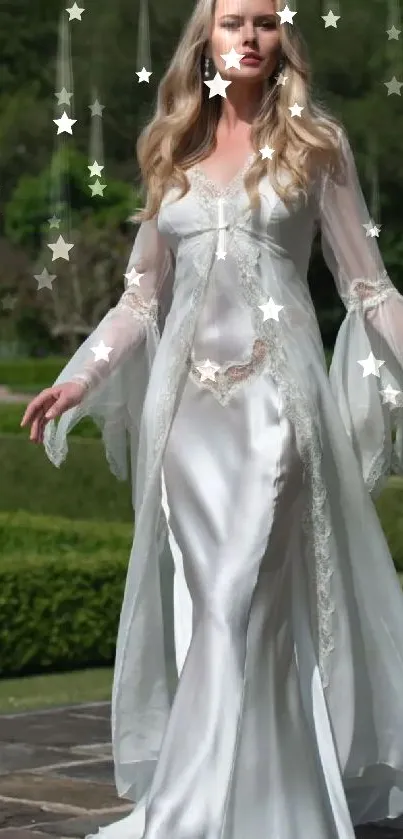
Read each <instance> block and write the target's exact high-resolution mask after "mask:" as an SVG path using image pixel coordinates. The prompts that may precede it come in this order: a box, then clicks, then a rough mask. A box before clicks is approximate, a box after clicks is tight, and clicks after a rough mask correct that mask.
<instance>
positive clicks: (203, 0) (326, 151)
mask: <svg viewBox="0 0 403 839" xmlns="http://www.w3.org/2000/svg"><path fill="white" fill-rule="evenodd" d="M274 6H275V10H276V11H280V10H281V9H282V7H283V0H275V2H274ZM215 8H216V0H198V2H197V3H196V5H195V8H194V10H193V13H192V15H191V17H190V18H189V21H188V23H187V24H186V27H185V29H184V32H183V35H182V38H181V39H180V41H179V43H178V46H177V48H176V51H175V53H174V55H173V58H172V60H171V62H170V65H169V67H168V69H167V71H166V73H165V75H164V76H163V78H162V79H161V82H160V84H159V87H158V92H157V107H156V112H155V115H154V116H153V118H152V119H151V121H150V122H149V123H148V125H146V126H145V128H144V129H143V130H142V132H141V134H140V135H139V138H138V140H137V144H136V150H137V160H138V164H139V168H140V172H141V179H142V186H143V189H145V193H146V205H145V207H144V208H143V209H141V210H139V211H138V212H137V213H136V214H134V215H133V216H132V217H131V220H132V221H133V222H135V223H137V222H138V223H140V222H142V221H146V220H148V219H151V218H153V217H154V216H155V215H156V214H157V213H158V211H159V209H160V205H161V201H162V199H163V197H164V195H165V192H166V190H167V188H168V187H170V186H173V187H175V186H177V187H179V189H180V190H181V193H180V195H179V196H177V199H179V198H183V197H184V195H186V193H187V192H188V191H189V189H190V184H189V181H188V178H187V176H186V173H185V169H186V168H188V167H189V166H192V165H195V164H198V163H199V162H200V161H201V160H203V159H204V158H206V157H208V155H209V153H211V152H212V151H213V150H214V148H215V145H216V130H217V124H218V121H219V118H220V116H221V109H222V101H221V97H220V96H215V97H212V98H211V99H209V89H208V87H207V85H205V84H204V82H203V71H202V68H203V57H204V51H205V48H206V47H207V45H208V42H209V40H210V36H211V31H212V26H213V21H214V15H215ZM277 29H278V30H279V37H280V51H281V54H282V57H283V61H284V67H283V72H284V73H285V74H286V76H287V77H288V79H287V82H286V84H285V85H282V84H277V83H276V80H275V79H274V80H273V79H271V80H270V81H269V83H268V84H265V85H264V87H265V88H267V89H266V90H264V93H263V96H262V102H261V106H260V109H259V112H258V114H257V115H256V117H255V119H254V121H253V123H252V125H251V134H250V141H251V145H252V148H253V149H254V151H255V152H256V158H255V159H254V160H253V162H252V165H251V166H250V168H249V169H248V171H247V172H246V175H245V179H244V183H245V189H246V191H247V193H248V196H249V200H250V204H251V207H252V208H253V209H256V208H258V207H260V194H259V191H258V185H259V181H260V179H261V178H262V177H264V176H265V175H269V177H270V181H271V183H272V185H273V188H274V189H275V191H276V192H277V194H278V195H279V197H280V198H281V199H282V200H283V202H284V203H285V204H288V203H289V202H290V201H291V200H292V197H293V195H295V191H302V192H303V193H304V194H305V198H307V195H308V189H309V184H310V182H311V177H312V175H313V173H314V171H315V170H316V171H317V167H325V168H328V167H330V168H334V167H335V168H337V167H338V165H339V163H340V156H339V136H340V130H342V129H343V126H342V124H341V123H340V122H339V121H338V120H337V119H336V118H335V117H334V116H332V115H331V114H330V113H329V111H328V110H327V108H326V107H325V106H324V105H323V104H322V103H318V102H314V101H313V100H312V97H311V68H310V62H309V58H308V51H307V47H306V44H305V41H304V38H303V36H302V34H301V33H300V32H299V31H298V29H297V27H296V25H295V23H294V24H293V25H287V24H285V25H281V24H280V18H279V17H278V19H277ZM295 103H298V105H300V106H303V111H302V115H301V117H300V118H296V117H292V116H291V113H290V111H289V108H290V107H291V106H292V105H294V104H295ZM266 145H269V146H272V147H273V148H275V150H276V152H275V154H274V155H273V159H272V160H267V159H263V158H262V156H261V155H260V154H259V153H258V152H259V150H260V149H261V148H263V147H264V146H266ZM284 172H285V173H286V175H287V177H286V184H284V181H283V179H282V178H281V177H280V173H284Z"/></svg>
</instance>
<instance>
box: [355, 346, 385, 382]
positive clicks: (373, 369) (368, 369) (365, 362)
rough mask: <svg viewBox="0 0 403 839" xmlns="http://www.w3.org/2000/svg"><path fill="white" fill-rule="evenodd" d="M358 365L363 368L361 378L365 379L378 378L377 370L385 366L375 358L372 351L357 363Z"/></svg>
mask: <svg viewBox="0 0 403 839" xmlns="http://www.w3.org/2000/svg"><path fill="white" fill-rule="evenodd" d="M358 364H361V366H362V368H363V374H362V377H363V379H365V377H366V376H371V375H374V376H378V379H379V378H380V373H379V368H380V367H382V364H385V362H384V361H380V360H379V359H378V358H375V356H374V354H373V352H372V350H371V352H370V354H369V356H368V358H364V359H362V361H359V362H358Z"/></svg>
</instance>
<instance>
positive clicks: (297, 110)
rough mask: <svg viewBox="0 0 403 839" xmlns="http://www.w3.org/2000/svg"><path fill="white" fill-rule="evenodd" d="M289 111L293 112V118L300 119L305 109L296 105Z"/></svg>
mask: <svg viewBox="0 0 403 839" xmlns="http://www.w3.org/2000/svg"><path fill="white" fill-rule="evenodd" d="M288 110H289V111H290V112H291V116H292V117H300V116H301V114H302V111H303V110H304V108H303V106H301V105H297V103H295V105H293V106H292V108H288Z"/></svg>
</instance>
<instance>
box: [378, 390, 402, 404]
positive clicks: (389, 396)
mask: <svg viewBox="0 0 403 839" xmlns="http://www.w3.org/2000/svg"><path fill="white" fill-rule="evenodd" d="M401 392H402V391H401V390H394V389H393V387H392V385H387V387H385V388H384V390H381V391H380V393H381V394H382V396H383V404H384V405H385V404H386V403H387V402H390V404H391V405H397V402H396V396H398V395H399V393H401Z"/></svg>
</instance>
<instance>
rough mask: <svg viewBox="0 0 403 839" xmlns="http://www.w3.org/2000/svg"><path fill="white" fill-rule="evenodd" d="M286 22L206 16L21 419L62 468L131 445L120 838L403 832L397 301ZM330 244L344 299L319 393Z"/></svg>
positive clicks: (192, 29)
mask: <svg viewBox="0 0 403 839" xmlns="http://www.w3.org/2000/svg"><path fill="white" fill-rule="evenodd" d="M287 17H288V18H289V15H288V16H287V14H286V12H284V10H283V9H282V7H280V3H279V2H275V0H199V2H197V3H196V5H195V8H194V11H193V14H192V15H191V18H190V20H189V22H188V23H187V26H186V28H185V31H184V33H183V35H182V37H181V39H180V43H179V45H178V47H177V50H176V52H175V54H174V57H173V59H172V61H171V64H170V66H169V68H168V70H167V72H166V74H165V76H164V78H163V79H162V81H161V84H160V87H159V91H158V102H157V110H156V114H155V116H154V118H153V119H152V121H151V123H150V124H149V125H148V126H147V127H146V128H145V130H144V131H143V133H142V135H141V136H140V139H139V141H138V159H139V164H140V168H141V172H142V176H143V181H144V183H145V185H146V188H147V203H146V207H145V209H144V210H143V211H142V212H141V213H139V214H138V216H137V220H138V221H141V225H140V229H139V231H138V234H137V237H136V240H135V243H134V247H133V251H132V254H131V257H130V260H129V265H128V269H127V274H126V279H127V283H126V288H125V291H124V293H123V294H122V297H121V299H120V301H119V302H118V304H117V306H116V307H115V308H113V309H112V310H111V311H109V312H108V313H107V315H106V316H105V317H104V319H103V320H102V321H101V323H100V324H99V326H98V327H97V329H96V330H95V331H94V333H93V334H92V335H91V336H90V337H89V338H88V339H87V340H86V341H85V342H84V344H83V345H82V346H81V347H80V349H79V350H78V351H77V353H76V354H75V355H74V357H73V358H72V359H71V361H70V362H69V363H68V364H67V366H66V368H65V369H64V370H63V372H62V373H61V375H60V376H59V378H58V379H57V381H56V382H55V384H54V385H53V387H51V388H49V389H47V390H45V391H44V392H43V393H41V394H40V395H39V396H37V397H36V398H35V399H33V401H32V402H31V404H30V405H29V406H28V408H27V411H26V413H25V415H24V419H23V424H30V425H31V439H32V440H34V441H36V442H42V441H43V443H44V445H45V448H46V451H47V454H48V455H49V457H50V458H51V460H52V461H53V463H55V464H56V465H57V466H59V465H60V463H61V462H62V461H63V459H64V457H65V456H66V452H67V442H66V438H67V434H68V432H69V431H70V430H71V428H72V427H73V426H74V425H75V424H76V423H77V422H78V421H79V420H80V419H81V417H83V416H92V417H93V418H94V419H95V420H96V421H97V422H98V423H99V424H100V426H101V427H102V429H103V439H104V442H105V447H106V453H107V457H108V461H109V463H110V465H111V469H112V471H113V473H114V474H115V475H117V476H118V477H119V478H124V477H126V476H127V473H128V463H127V439H129V442H130V459H131V470H132V477H133V506H134V509H135V512H136V533H135V539H134V542H133V548H132V552H131V556H130V562H129V567H128V573H127V581H126V589H125V595H124V601H123V606H122V612H121V618H120V624H119V633H118V639H117V650H116V662H115V674H114V684H113V694H112V736H113V757H114V765H115V778H116V786H117V791H118V794H119V795H120V796H121V797H122V798H125V799H129V800H130V801H133V802H135V803H136V804H137V806H136V807H135V808H134V809H133V812H132V813H131V814H130V816H129V817H127V818H125V819H123V820H121V821H120V822H115V823H114V824H111V825H109V827H107V828H103V830H102V831H101V833H102V836H105V837H106V839H121V837H125V836H127V837H130V839H136V837H137V838H138V837H140V836H141V837H144V839H246V838H247V837H254V839H296V837H300V836H302V835H303V836H304V837H309V839H354V826H357V825H360V824H364V823H366V822H370V821H380V820H383V819H386V818H388V819H389V818H395V817H397V816H399V815H400V814H401V813H402V812H403V595H402V592H401V589H400V585H399V581H398V577H397V575H396V572H395V569H394V566H393V562H392V558H391V555H390V553H389V550H388V545H387V543H386V540H385V536H384V534H383V531H382V529H381V525H380V522H379V520H378V518H377V515H376V511H375V508H374V504H373V500H372V499H373V498H374V497H375V496H376V495H377V493H379V491H380V489H381V487H382V486H383V484H384V482H385V480H386V478H387V476H388V475H389V474H390V472H391V471H393V470H394V471H400V472H402V471H403V454H402V431H403V421H402V404H403V402H402V390H403V298H402V296H401V295H400V294H399V293H398V291H397V290H396V288H395V287H394V285H393V284H392V282H391V280H390V279H389V277H388V275H387V272H386V270H385V267H384V264H383V261H382V258H381V254H380V251H379V249H378V246H377V243H376V236H374V233H373V227H374V222H373V221H372V220H371V218H370V216H369V214H368V209H367V207H366V204H365V201H364V198H363V194H362V191H361V188H360V184H359V181H358V178H357V171H356V167H355V162H354V157H353V154H352V151H351V146H350V143H349V140H348V137H347V134H346V131H345V129H344V128H343V126H342V125H341V124H340V123H339V122H338V121H337V120H336V119H335V118H334V117H332V116H331V115H330V114H328V113H327V111H326V110H325V108H324V107H323V106H320V105H319V104H318V103H314V102H313V101H312V100H311V97H310V68H309V61H308V57H307V55H306V50H305V47H304V42H303V40H302V38H301V35H300V34H299V32H298V27H297V21H296V20H294V19H292V23H291V21H290V19H288V21H287V20H286V19H285V18H287ZM250 53H254V54H255V58H256V60H254V61H253V60H251V58H250V55H249V54H250ZM241 55H243V56H244V58H243V59H242V60H239V58H240V56H241ZM248 55H249V60H247V58H246V56H248ZM234 56H235V58H234V60H233V61H231V60H230V59H231V58H233V57H234ZM237 56H238V60H236V58H237ZM252 58H253V56H252ZM227 65H228V66H227ZM212 82H214V83H213V84H211V83H212ZM210 94H212V95H210ZM319 227H320V230H321V236H322V246H323V252H324V255H325V258H326V261H327V264H328V266H329V268H330V269H331V272H332V274H333V277H334V282H335V284H336V286H337V289H338V291H339V294H340V296H341V298H342V300H343V302H344V304H345V306H346V315H345V319H344V321H343V323H342V325H341V328H340V331H339V334H338V336H337V341H336V346H335V350H334V355H333V361H332V366H331V370H330V378H329V376H328V374H327V369H326V363H325V357H324V351H323V346H322V342H321V337H320V332H319V327H318V322H317V318H316V313H315V310H314V307H313V303H312V300H311V297H310V293H309V288H308V284H307V270H308V264H309V258H310V253H311V247H312V240H313V237H314V234H315V232H316V230H317V229H318V228H319ZM371 231H372V235H370V234H371ZM325 281H326V282H327V279H326V280H325V278H324V282H325ZM56 417H60V421H59V423H58V425H57V428H56V426H55V422H54V420H55V418H56ZM393 427H395V429H396V435H395V440H394V443H393V447H392V433H391V432H392V429H393ZM371 496H372V498H371ZM169 556H170V557H171V559H173V562H174V565H175V570H176V576H175V591H174V604H175V643H176V665H177V672H178V680H177V684H176V685H175V688H174V690H173V692H170V689H169V684H168V681H167V667H168V665H169V662H168V661H167V654H166V647H167V645H166V640H167V637H166V636H167V635H168V634H169V627H168V626H164V619H163V614H164V612H163V608H162V607H163V600H162V594H161V589H160V577H159V570H160V561H161V562H165V561H168V559H169Z"/></svg>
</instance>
